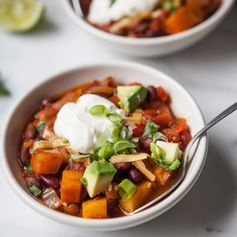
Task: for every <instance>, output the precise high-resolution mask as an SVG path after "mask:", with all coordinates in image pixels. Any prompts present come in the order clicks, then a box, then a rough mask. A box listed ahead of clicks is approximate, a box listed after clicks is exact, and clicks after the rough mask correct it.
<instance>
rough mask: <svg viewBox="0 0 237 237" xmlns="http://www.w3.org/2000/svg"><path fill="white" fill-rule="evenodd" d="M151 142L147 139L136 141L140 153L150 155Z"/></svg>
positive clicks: (142, 138)
mask: <svg viewBox="0 0 237 237" xmlns="http://www.w3.org/2000/svg"><path fill="white" fill-rule="evenodd" d="M151 142H152V139H151V138H149V137H140V138H139V141H138V147H139V149H140V150H141V151H145V152H147V153H150V144H151Z"/></svg>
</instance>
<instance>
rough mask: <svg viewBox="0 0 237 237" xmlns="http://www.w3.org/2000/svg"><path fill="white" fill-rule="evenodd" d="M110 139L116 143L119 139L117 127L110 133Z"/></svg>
mask: <svg viewBox="0 0 237 237" xmlns="http://www.w3.org/2000/svg"><path fill="white" fill-rule="evenodd" d="M111 135H112V139H113V141H117V140H118V139H119V135H120V129H119V127H118V126H114V127H113V129H112V131H111Z"/></svg>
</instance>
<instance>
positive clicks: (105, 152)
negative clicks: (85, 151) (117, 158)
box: [98, 142, 114, 159]
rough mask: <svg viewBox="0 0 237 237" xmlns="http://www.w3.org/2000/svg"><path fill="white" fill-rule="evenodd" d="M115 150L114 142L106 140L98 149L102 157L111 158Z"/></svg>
mask: <svg viewBox="0 0 237 237" xmlns="http://www.w3.org/2000/svg"><path fill="white" fill-rule="evenodd" d="M113 152H114V151H113V144H112V143H111V142H106V143H105V144H104V145H103V146H102V147H101V148H100V150H99V151H98V156H99V157H100V158H104V159H109V158H110V157H111V156H112V154H113Z"/></svg>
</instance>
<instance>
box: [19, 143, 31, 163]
mask: <svg viewBox="0 0 237 237" xmlns="http://www.w3.org/2000/svg"><path fill="white" fill-rule="evenodd" d="M30 158H31V155H30V152H29V148H26V147H22V148H21V153H20V159H19V162H20V163H21V165H22V166H23V167H24V166H26V164H27V162H29V161H30Z"/></svg>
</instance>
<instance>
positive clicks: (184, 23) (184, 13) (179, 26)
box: [165, 6, 202, 34]
mask: <svg viewBox="0 0 237 237" xmlns="http://www.w3.org/2000/svg"><path fill="white" fill-rule="evenodd" d="M201 21H202V18H201V17H200V16H198V15H196V14H195V13H194V12H193V11H192V10H191V9H190V8H189V7H186V6H184V7H180V8H179V9H178V10H177V12H175V13H173V14H171V15H170V17H168V18H167V20H166V21H165V27H166V29H167V31H168V32H169V33H170V34H175V33H179V32H182V31H185V30H187V29H189V28H191V27H193V26H194V25H197V24H199V23H200V22H201Z"/></svg>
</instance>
